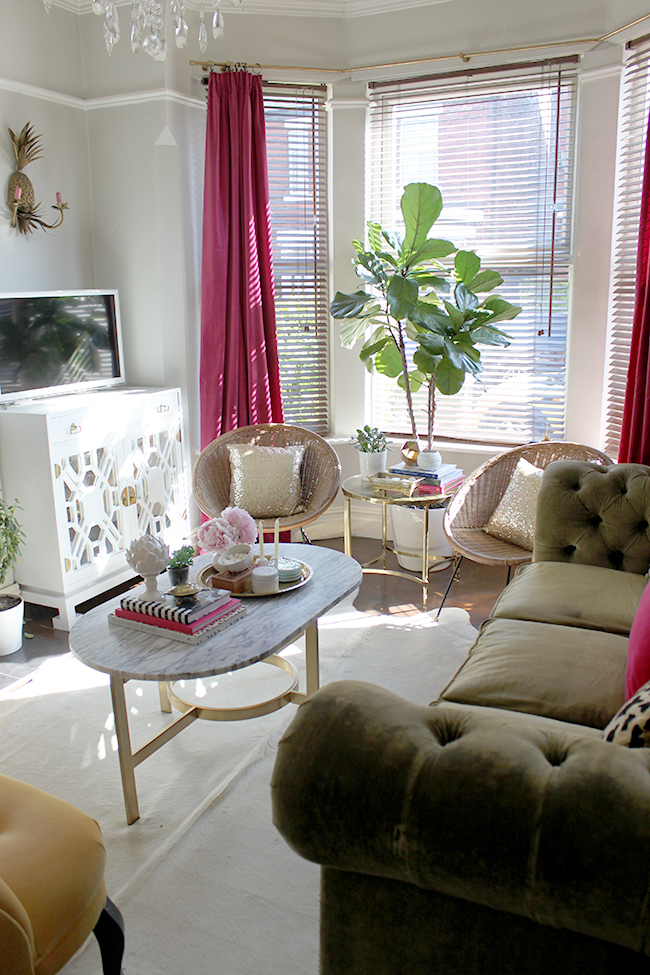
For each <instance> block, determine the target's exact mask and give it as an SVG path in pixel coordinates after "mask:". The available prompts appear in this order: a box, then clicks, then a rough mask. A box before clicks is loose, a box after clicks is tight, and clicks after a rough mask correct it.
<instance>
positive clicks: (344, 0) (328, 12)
mask: <svg viewBox="0 0 650 975" xmlns="http://www.w3.org/2000/svg"><path fill="white" fill-rule="evenodd" d="M184 2H185V6H186V7H187V8H188V9H190V10H198V9H199V7H200V0H184ZM453 2H454V0H242V2H241V3H240V2H238V0H232V2H231V0H221V10H222V12H224V13H234V12H239V13H255V14H275V15H278V16H281V15H284V16H290V17H341V18H347V17H364V16H367V15H368V14H379V13H388V12H390V11H399V10H405V9H406V8H408V7H432V6H433V5H434V4H437V3H453ZM52 3H53V5H54V6H58V7H63V8H65V9H66V10H72V11H75V12H76V13H89V12H90V11H91V10H92V0H52ZM116 4H117V6H118V7H120V6H127V5H128V6H130V4H131V0H116ZM212 6H213V0H205V8H206V13H207V12H208V11H209V10H211V9H212Z"/></svg>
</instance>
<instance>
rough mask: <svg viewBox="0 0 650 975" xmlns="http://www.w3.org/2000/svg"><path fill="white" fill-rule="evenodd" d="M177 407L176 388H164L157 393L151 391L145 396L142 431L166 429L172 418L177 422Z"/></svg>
mask: <svg viewBox="0 0 650 975" xmlns="http://www.w3.org/2000/svg"><path fill="white" fill-rule="evenodd" d="M179 409H180V401H179V396H178V390H176V389H165V390H161V391H160V392H159V393H158V392H156V393H151V394H150V395H149V396H148V397H147V402H146V405H145V414H144V416H143V418H142V430H143V433H145V434H147V433H153V432H156V431H159V430H165V429H167V428H168V427H169V424H170V423H171V422H172V421H173V420H175V421H176V422H177V420H178V417H177V414H178V411H179Z"/></svg>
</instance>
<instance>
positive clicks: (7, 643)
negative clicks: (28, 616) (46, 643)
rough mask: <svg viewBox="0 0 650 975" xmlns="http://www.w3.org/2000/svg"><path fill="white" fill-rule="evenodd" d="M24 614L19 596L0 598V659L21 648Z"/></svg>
mask: <svg viewBox="0 0 650 975" xmlns="http://www.w3.org/2000/svg"><path fill="white" fill-rule="evenodd" d="M24 612H25V604H24V602H23V601H22V599H21V598H20V596H0V657H6V656H8V655H9V654H10V653H15V652H16V651H17V650H20V648H21V647H22V645H23V616H24Z"/></svg>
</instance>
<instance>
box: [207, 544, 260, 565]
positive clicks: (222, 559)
mask: <svg viewBox="0 0 650 975" xmlns="http://www.w3.org/2000/svg"><path fill="white" fill-rule="evenodd" d="M252 560H253V550H252V549H251V547H250V545H244V544H242V545H231V546H230V548H228V549H226V551H225V552H222V553H221V554H220V555H214V556H213V558H212V565H213V566H214V568H215V569H217V571H220V572H243V571H244V569H247V568H248V566H249V565H250V564H251V562H252Z"/></svg>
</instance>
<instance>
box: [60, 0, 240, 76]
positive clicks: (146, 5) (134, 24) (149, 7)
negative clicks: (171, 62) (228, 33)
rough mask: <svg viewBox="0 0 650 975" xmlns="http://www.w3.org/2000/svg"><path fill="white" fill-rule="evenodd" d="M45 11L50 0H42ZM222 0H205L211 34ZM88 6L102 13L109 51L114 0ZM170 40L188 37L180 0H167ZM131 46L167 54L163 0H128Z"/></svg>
mask: <svg viewBox="0 0 650 975" xmlns="http://www.w3.org/2000/svg"><path fill="white" fill-rule="evenodd" d="M243 2H244V0H228V3H229V4H230V6H231V7H241V6H242V4H243ZM43 3H44V4H45V9H46V10H47V12H48V14H49V12H50V8H51V6H52V0H43ZM221 3H222V0H207V5H208V9H209V12H210V13H211V14H212V36H213V37H214V38H217V37H223V33H224V22H223V14H222V12H221V9H220V7H221ZM92 8H93V10H94V12H95V13H96V14H97V15H98V16H100V17H101V16H103V17H104V43H105V44H106V50H107V51H108V53H109V54H112V53H113V47H114V46H115V45H116V44H117V42H118V41H119V39H120V22H119V18H118V16H117V6H116V4H115V0H92ZM205 8H206V0H200V6H199V33H198V39H199V48H200V50H201V54H205V52H206V50H207V48H208V29H207V27H206V26H205V12H206V11H205ZM169 12H170V14H171V20H172V27H173V29H174V40H175V41H176V46H177V47H185V45H186V44H187V39H188V37H189V27H188V25H187V21H186V19H185V3H184V0H169ZM131 50H132V51H133V53H134V54H136V53H137V52H138V51H144V52H145V54H149V55H150V56H151V57H152V58H153V59H154V60H155V61H164V60H165V58H166V57H167V42H166V41H165V2H164V0H132V3H131Z"/></svg>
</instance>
